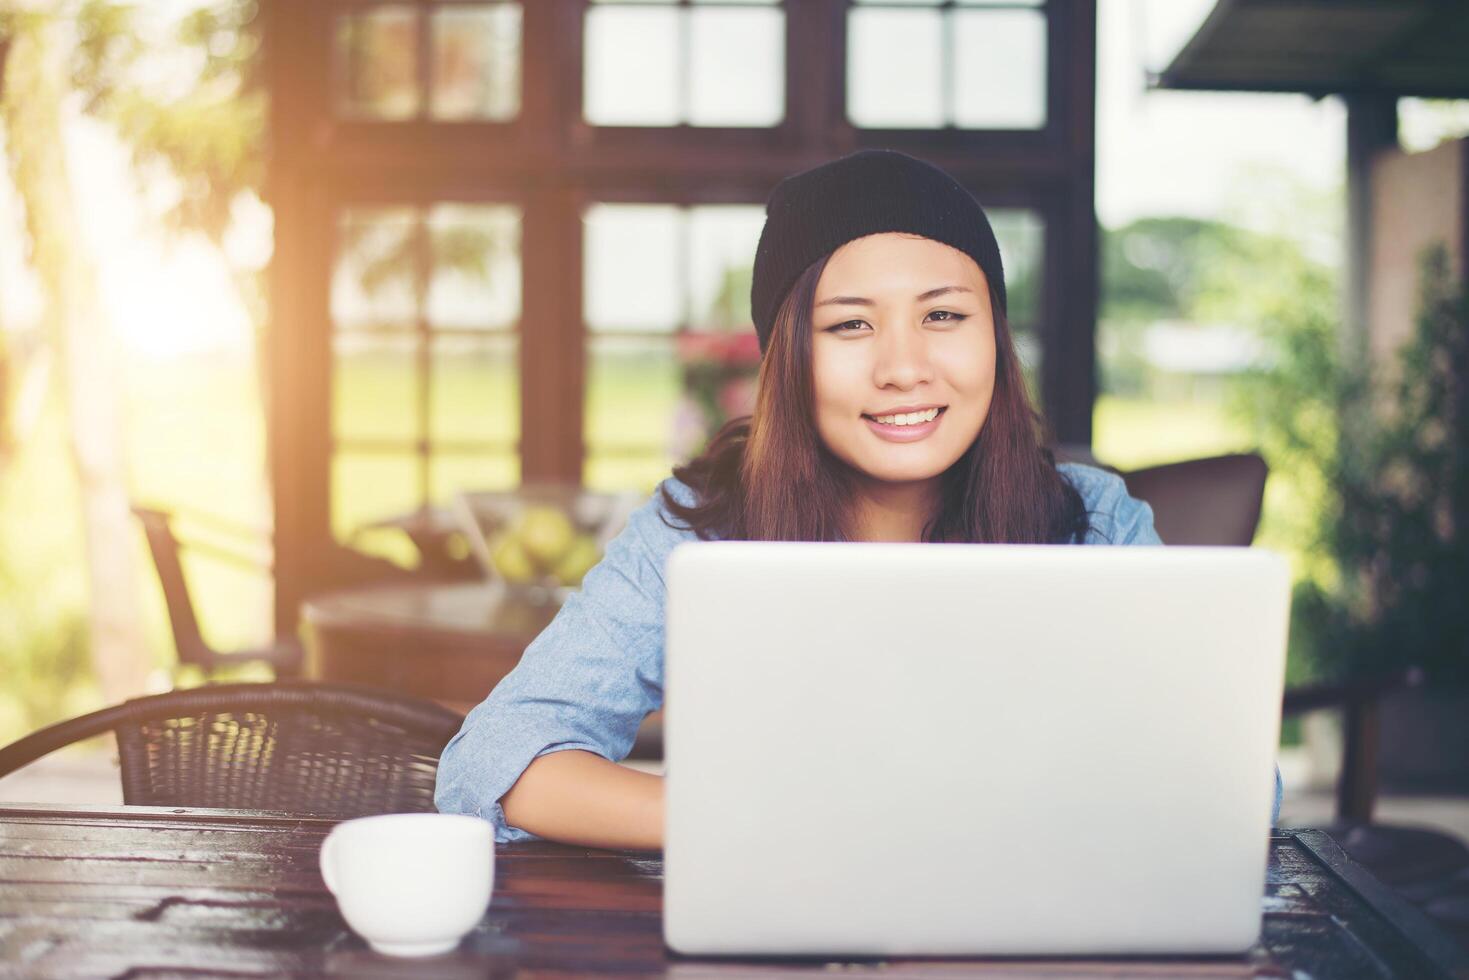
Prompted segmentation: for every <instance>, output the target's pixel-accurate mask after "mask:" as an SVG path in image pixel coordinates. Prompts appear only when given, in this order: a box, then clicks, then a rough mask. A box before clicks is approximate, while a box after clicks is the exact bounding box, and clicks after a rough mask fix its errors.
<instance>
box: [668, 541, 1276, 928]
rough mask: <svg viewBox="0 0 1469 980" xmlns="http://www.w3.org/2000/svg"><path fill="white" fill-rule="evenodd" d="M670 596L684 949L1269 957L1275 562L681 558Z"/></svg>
mask: <svg viewBox="0 0 1469 980" xmlns="http://www.w3.org/2000/svg"><path fill="white" fill-rule="evenodd" d="M667 583H668V614H667V623H666V671H667V673H666V678H665V680H666V695H667V703H668V709H667V717H666V723H665V724H666V727H665V740H666V742H665V748H666V762H667V787H666V790H667V830H666V834H667V837H666V849H665V905H664V924H665V925H664V927H665V938H666V939H667V941H668V943H669V945H670V946H672V947H673V948H674V949H676V950H678V951H681V952H688V953H771V954H776V953H783V954H793V953H847V954H870V955H887V954H897V953H906V954H912V955H923V954H932V955H944V954H1019V955H1025V954H1037V953H1045V954H1057V953H1061V954H1065V953H1090V954H1107V953H1147V952H1179V953H1201V952H1238V951H1240V950H1243V949H1245V948H1247V947H1248V946H1249V945H1250V944H1251V943H1252V942H1253V941H1254V939H1255V938H1256V937H1257V935H1258V930H1259V921H1260V905H1259V902H1260V895H1261V893H1262V889H1263V883H1264V880H1263V879H1264V871H1265V862H1266V849H1267V844H1268V825H1269V815H1270V810H1271V805H1272V803H1273V795H1274V782H1273V772H1272V765H1271V763H1272V760H1273V757H1274V754H1275V750H1276V746H1277V741H1278V737H1279V722H1280V703H1281V694H1282V687H1283V680H1284V653H1285V639H1286V629H1287V614H1288V609H1289V597H1290V592H1289V574H1288V569H1287V566H1286V563H1285V562H1284V561H1283V560H1282V559H1281V558H1280V557H1278V556H1276V555H1273V554H1270V553H1268V552H1264V551H1260V550H1254V549H1235V548H1112V547H1086V548H1080V547H1070V548H1067V547H1041V546H1028V547H1027V546H991V545H932V544H836V543H823V544H817V543H793V542H769V543H754V542H689V543H684V544H680V545H679V546H678V547H677V548H675V550H674V551H673V553H672V554H671V555H670V558H669V561H668V565H667Z"/></svg>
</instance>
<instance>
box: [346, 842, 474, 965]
mask: <svg viewBox="0 0 1469 980" xmlns="http://www.w3.org/2000/svg"><path fill="white" fill-rule="evenodd" d="M321 876H322V878H323V879H325V880H326V886H327V888H329V889H331V892H332V894H333V895H335V896H336V897H337V907H338V908H339V909H341V911H342V917H343V918H345V919H346V920H347V924H348V925H350V926H351V927H352V929H353V930H354V931H355V932H357V933H358V934H359V935H361V936H362V937H363V938H364V939H366V940H367V942H368V945H370V946H371V947H372V948H373V949H375V950H377V951H378V952H379V953H385V954H387V955H389V956H433V955H435V954H437V953H447V952H448V951H449V950H451V949H453V948H454V947H455V946H458V945H459V940H460V939H462V938H464V934H465V933H467V932H469V931H470V930H471V929H473V928H474V927H475V925H476V924H477V923H478V922H479V920H480V918H481V917H482V916H483V915H484V914H485V909H486V907H488V906H489V904H490V892H491V890H492V888H493V887H494V883H495V837H494V833H493V832H492V831H491V829H490V825H489V824H488V823H487V822H485V821H484V820H481V819H479V818H478V817H471V816H465V815H462V814H450V813H389V814H384V815H383V816H379V817H360V818H358V819H356V820H347V821H344V822H343V823H340V824H337V826H335V827H333V828H332V830H331V833H329V834H327V835H326V839H325V840H323V841H322V842H321Z"/></svg>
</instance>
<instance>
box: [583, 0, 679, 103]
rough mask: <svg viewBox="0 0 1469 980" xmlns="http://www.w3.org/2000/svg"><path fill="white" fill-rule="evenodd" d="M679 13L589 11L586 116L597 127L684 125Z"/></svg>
mask: <svg viewBox="0 0 1469 980" xmlns="http://www.w3.org/2000/svg"><path fill="white" fill-rule="evenodd" d="M679 16H680V12H679V11H678V10H676V9H672V8H670V9H660V8H655V7H630V6H629V7H619V6H598V7H593V8H591V9H590V10H588V11H587V14H586V35H585V51H586V64H585V66H584V71H583V91H582V111H583V113H584V114H585V116H586V120H587V122H589V123H592V124H594V125H598V126H670V125H673V124H674V123H677V122H679V121H680V115H681V113H680V110H679V84H680V83H679V77H678V47H679V38H678V25H679Z"/></svg>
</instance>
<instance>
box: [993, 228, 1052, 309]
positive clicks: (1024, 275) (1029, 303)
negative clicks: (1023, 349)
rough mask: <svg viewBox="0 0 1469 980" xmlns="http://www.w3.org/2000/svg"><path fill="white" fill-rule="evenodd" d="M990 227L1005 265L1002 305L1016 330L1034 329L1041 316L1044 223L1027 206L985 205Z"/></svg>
mask: <svg viewBox="0 0 1469 980" xmlns="http://www.w3.org/2000/svg"><path fill="white" fill-rule="evenodd" d="M985 213H986V214H988V215H989V219H990V226H991V227H992V228H994V230H995V239H996V240H997V241H998V242H999V243H1000V261H1001V262H1002V263H1004V266H1005V305H1006V308H1007V309H1008V312H1009V317H1010V322H1011V323H1012V324H1013V325H1014V326H1015V327H1016V328H1017V329H1027V330H1028V329H1033V328H1034V327H1035V326H1036V321H1037V319H1038V318H1039V316H1040V303H1041V276H1042V273H1043V271H1044V269H1045V247H1046V226H1045V223H1044V222H1043V221H1042V220H1041V217H1040V215H1038V214H1037V213H1036V212H1034V211H1031V210H1029V209H1027V208H988V209H986V212H985Z"/></svg>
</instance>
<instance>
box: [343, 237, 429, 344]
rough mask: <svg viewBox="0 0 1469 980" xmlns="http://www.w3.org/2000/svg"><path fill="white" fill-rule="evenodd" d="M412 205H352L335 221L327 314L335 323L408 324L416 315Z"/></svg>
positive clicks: (353, 324) (355, 325) (416, 291)
mask: <svg viewBox="0 0 1469 980" xmlns="http://www.w3.org/2000/svg"><path fill="white" fill-rule="evenodd" d="M416 221H417V215H416V213H415V212H414V210H413V209H412V208H354V209H351V210H348V211H345V212H343V214H342V216H341V219H340V220H339V221H338V224H337V262H336V268H335V269H334V270H333V273H332V293H331V308H332V319H333V320H334V321H335V322H336V324H337V325H338V326H339V327H372V326H389V325H392V326H399V327H403V326H411V325H412V323H413V321H414V319H415V318H416V317H417V315H418V299H417V297H418V290H417V285H416V284H417V276H416V273H415V271H414V269H415V266H414V255H413V248H414V233H415V223H416Z"/></svg>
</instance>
